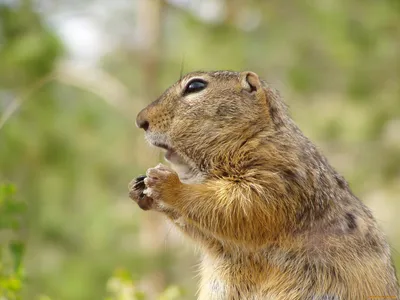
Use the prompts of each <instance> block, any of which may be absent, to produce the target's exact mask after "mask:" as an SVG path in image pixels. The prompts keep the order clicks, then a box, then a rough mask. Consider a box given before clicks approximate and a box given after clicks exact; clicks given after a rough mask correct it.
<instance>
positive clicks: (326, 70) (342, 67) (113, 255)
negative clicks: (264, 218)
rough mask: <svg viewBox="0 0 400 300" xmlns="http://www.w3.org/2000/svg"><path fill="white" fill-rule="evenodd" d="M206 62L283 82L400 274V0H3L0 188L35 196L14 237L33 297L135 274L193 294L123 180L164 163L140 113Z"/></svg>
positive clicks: (81, 290)
mask: <svg viewBox="0 0 400 300" xmlns="http://www.w3.org/2000/svg"><path fill="white" fill-rule="evenodd" d="M198 69H202V70H217V69H231V70H252V71H255V72H257V73H258V74H259V75H260V76H261V77H263V78H265V79H266V80H267V81H268V82H269V83H270V84H272V85H273V86H275V87H276V88H277V89H279V90H280V91H281V93H282V95H283V96H284V97H285V99H286V102H287V103H288V104H289V106H290V110H291V114H292V116H293V118H294V119H295V121H296V122H297V124H298V125H299V126H300V128H301V129H302V130H303V131H304V132H305V134H306V135H307V136H309V137H310V138H311V139H312V140H313V141H314V142H315V143H316V144H317V145H318V146H319V148H320V149H321V150H322V151H323V152H324V153H325V154H326V155H327V156H328V158H329V160H330V162H331V163H332V165H333V166H334V167H335V168H336V169H337V170H338V171H339V172H340V173H342V174H343V175H344V176H345V177H346V178H347V179H348V181H349V182H350V185H351V187H352V189H353V190H354V192H355V193H356V194H357V195H358V196H359V197H360V198H361V199H362V200H363V201H364V202H365V203H366V204H367V205H368V206H369V207H370V208H371V209H372V210H373V212H374V214H375V216H376V218H377V219H378V221H379V223H380V225H381V227H382V228H383V229H384V231H385V232H386V234H387V236H388V239H389V241H390V243H391V245H392V248H393V255H394V259H395V262H396V265H397V269H399V268H400V254H399V251H400V218H399V213H400V201H398V200H399V195H400V1H398V0H381V1H375V0H363V1H361V0H352V1H348V0H322V1H321V0H311V1H294V0H285V1H278V0H265V1H261V0H260V1H256V0H253V1H239V0H233V1H231V0H229V1H228V0H225V1H224V0H198V1H194V0H193V1H189V0H186V1H185V0H170V1H161V0H136V1H135V0H130V1H129V0H114V1H107V0H86V1H77V0H43V1H41V0H36V1H34V0H20V1H17V0H15V1H13V0H7V1H0V183H12V184H13V185H15V187H16V190H15V191H14V188H11V187H8V188H4V190H5V191H9V192H7V193H11V192H10V189H12V194H13V195H14V196H13V197H15V198H16V199H18V200H19V201H22V202H23V203H25V204H26V209H25V211H24V212H23V218H22V219H23V220H22V225H20V226H18V228H17V229H16V232H15V233H12V234H11V236H13V235H14V236H16V237H17V240H19V241H22V243H23V244H25V248H26V252H25V255H24V259H23V266H24V267H23V276H22V275H21V276H22V277H23V278H24V279H23V280H24V282H23V285H22V294H21V295H22V296H21V297H22V299H38V298H37V297H39V295H47V296H48V297H50V298H51V299H61V300H80V299H82V300H85V299H105V297H107V295H109V291H110V289H111V290H112V289H113V286H115V285H116V284H117V283H115V278H130V276H131V275H132V278H133V281H134V284H135V287H136V288H137V289H138V290H140V291H143V292H144V293H146V294H147V297H148V299H156V298H157V297H158V295H159V294H160V292H161V291H163V290H165V289H166V287H168V286H170V285H171V284H173V285H178V286H179V287H180V289H182V290H183V291H184V293H185V295H184V296H182V297H181V298H179V299H194V296H193V295H194V293H195V290H196V283H197V277H196V265H197V263H198V258H197V257H196V256H195V255H194V251H193V248H194V247H193V246H192V245H190V242H189V241H186V242H185V241H182V239H181V237H180V236H179V235H178V234H176V232H175V231H174V230H173V229H171V225H168V224H166V222H165V221H164V219H163V218H162V217H160V216H158V215H157V214H155V213H152V212H143V211H141V210H140V209H139V208H138V207H137V206H136V205H135V204H134V203H132V202H131V201H130V200H129V198H128V196H127V184H128V182H129V181H130V180H131V179H132V178H133V177H136V176H137V175H139V174H142V173H144V172H145V170H146V169H147V168H148V167H151V166H153V165H155V164H156V163H157V162H158V161H159V157H160V155H159V153H158V151H157V150H155V149H151V148H149V147H148V146H147V145H146V143H145V141H144V138H143V133H142V132H141V131H140V130H139V129H137V128H136V127H135V125H134V120H135V117H136V114H137V113H138V112H139V110H140V109H141V108H143V107H144V106H145V105H146V104H147V103H150V102H151V101H153V100H154V99H156V97H157V96H158V95H159V94H160V93H161V92H162V91H163V90H164V89H166V88H167V87H168V86H169V85H171V84H172V83H173V82H175V81H176V80H177V79H178V78H179V76H180V72H181V70H183V72H184V73H186V72H189V71H194V70H198ZM4 193H5V192H4ZM7 197H8V196H7ZM0 198H1V197H0ZM0 204H1V201H0ZM0 208H1V206H0ZM0 212H1V211H0ZM0 217H2V218H3V219H4V215H1V214H0ZM3 231H4V230H3ZM0 233H1V232H0ZM4 236H5V235H4V234H0V242H1V243H3V245H4V243H5V241H7V240H8V239H10V233H8V235H6V236H7V237H4ZM395 249H399V250H398V251H396V250H395ZM14 250H15V249H14ZM14 250H13V251H14ZM0 257H1V256H0ZM1 270H2V268H1V264H0V272H1ZM18 274H19V273H18ZM128 274H129V276H128ZM113 276H114V277H113ZM110 278H111V279H110ZM0 279H1V276H0ZM129 280H131V279H129ZM129 280H128V281H129ZM117 285H118V284H117ZM110 286H111V287H110ZM0 287H1V280H0ZM0 292H1V289H0ZM174 293H175V294H179V293H180V292H178V291H176V290H173V291H172V292H171V293H170V294H171V295H172V296H170V298H168V297H169V296H165V297H164V298H162V297H161V298H162V299H172V298H174V297H175V296H174V295H175V294H174ZM41 299H48V298H45V297H42V298H41ZM119 299H133V298H129V296H125V298H123V296H121V298H119ZM174 299H175V298H174ZM176 299H178V298H176Z"/></svg>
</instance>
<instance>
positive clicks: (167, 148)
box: [154, 143, 179, 162]
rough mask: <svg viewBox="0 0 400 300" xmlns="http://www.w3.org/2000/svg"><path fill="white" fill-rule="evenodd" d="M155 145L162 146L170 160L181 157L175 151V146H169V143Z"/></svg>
mask: <svg viewBox="0 0 400 300" xmlns="http://www.w3.org/2000/svg"><path fill="white" fill-rule="evenodd" d="M154 146H156V147H158V148H161V149H163V150H165V155H164V157H165V159H166V160H168V161H169V162H174V161H175V160H177V159H178V158H179V155H178V154H177V153H176V152H175V150H174V149H173V148H171V147H170V146H168V145H167V144H164V143H154Z"/></svg>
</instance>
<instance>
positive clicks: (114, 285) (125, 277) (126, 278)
mask: <svg viewBox="0 0 400 300" xmlns="http://www.w3.org/2000/svg"><path fill="white" fill-rule="evenodd" d="M107 291H108V293H109V294H110V296H109V297H107V298H106V299H105V300H146V299H148V298H147V296H146V293H144V292H142V291H140V288H138V287H137V286H136V285H135V281H134V280H133V278H132V276H131V275H130V273H129V272H127V271H126V270H123V269H119V270H116V271H115V273H114V276H113V277H111V278H110V279H109V281H108V283H107ZM182 296H183V291H182V289H180V288H179V287H177V286H175V285H172V286H169V287H167V288H166V290H165V291H163V292H162V293H161V294H160V295H158V296H157V300H180V299H182Z"/></svg>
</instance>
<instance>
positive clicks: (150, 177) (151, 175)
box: [143, 164, 181, 205]
mask: <svg viewBox="0 0 400 300" xmlns="http://www.w3.org/2000/svg"><path fill="white" fill-rule="evenodd" d="M146 175H147V177H146V178H145V179H144V184H145V186H146V188H145V189H144V191H143V193H144V194H145V195H146V196H147V197H150V198H152V199H154V201H155V202H157V203H158V204H161V205H162V204H169V203H170V202H171V201H172V200H173V198H174V194H175V191H177V189H179V185H180V184H181V182H180V180H179V177H178V174H177V173H176V172H175V171H173V170H172V169H171V168H169V167H167V166H164V165H162V164H158V165H157V166H156V167H154V168H150V169H148V170H147V172H146Z"/></svg>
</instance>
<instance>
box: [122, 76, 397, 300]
mask: <svg viewBox="0 0 400 300" xmlns="http://www.w3.org/2000/svg"><path fill="white" fill-rule="evenodd" d="M136 124H137V126H139V127H140V128H142V129H144V130H145V131H146V139H147V140H148V142H150V144H152V145H154V146H157V147H160V148H163V149H165V150H166V155H165V156H166V159H167V160H168V161H169V162H170V163H171V166H172V169H171V168H169V167H166V166H164V165H161V164H160V165H158V166H156V167H155V168H150V169H148V171H147V174H146V176H142V177H139V178H137V179H135V180H133V181H132V183H131V184H130V197H131V198H132V199H133V200H135V201H136V202H137V203H138V204H139V206H140V207H141V208H142V209H145V210H146V209H153V210H156V211H159V212H161V213H164V214H165V215H166V216H167V217H168V218H169V219H171V220H172V222H173V223H174V224H175V225H176V227H178V228H179V229H180V230H181V231H183V232H184V233H185V234H186V235H187V236H189V237H190V238H192V239H193V240H194V241H196V242H197V243H198V245H199V246H200V249H201V252H202V263H201V271H200V272H201V284H200V290H199V295H198V297H199V299H201V300H222V299H250V300H258V299H269V300H294V299H299V300H304V299H309V300H311V299H313V300H322V299H325V300H339V299H341V300H362V299H400V297H399V287H398V282H397V278H396V274H395V269H394V267H393V264H392V261H391V256H390V248H389V245H388V244H387V242H386V240H385V237H384V235H383V233H382V232H381V231H380V229H379V228H378V227H377V224H376V221H375V220H374V218H373V216H372V215H371V212H370V211H369V209H368V208H367V207H366V206H365V205H364V204H363V203H362V202H361V201H360V200H359V199H358V198H357V197H356V196H354V195H353V193H352V192H351V190H350V188H349V186H348V183H347V182H346V180H345V179H344V178H343V177H342V176H341V175H339V174H338V173H337V172H336V171H335V170H334V169H333V168H332V167H331V166H330V164H329V163H328V161H327V160H326V158H325V157H324V156H323V155H322V154H321V153H320V152H319V151H318V150H317V149H316V147H315V146H314V145H313V144H312V143H311V142H310V140H308V139H307V138H306V137H305V136H304V135H303V133H302V132H301V131H300V130H299V128H298V127H297V126H296V125H295V124H294V122H293V121H292V119H291V118H290V117H289V115H288V113H287V109H286V106H285V104H284V102H283V101H282V100H281V98H280V96H279V95H278V93H277V92H276V91H274V90H273V89H272V88H271V87H270V86H269V85H268V84H266V83H265V82H264V81H262V80H260V79H259V77H258V76H257V75H256V74H255V73H253V72H241V73H238V72H231V71H216V72H194V73H190V74H188V75H186V76H184V77H183V78H181V79H180V80H179V81H178V82H176V83H175V84H174V85H172V86H171V87H170V88H168V89H167V90H166V91H165V92H164V94H162V95H161V96H160V97H159V98H158V99H157V100H156V101H155V102H153V103H151V104H150V105H149V106H148V107H146V108H145V109H143V110H142V111H141V112H140V113H139V115H138V116H137V119H136ZM396 297H397V298H396Z"/></svg>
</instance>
